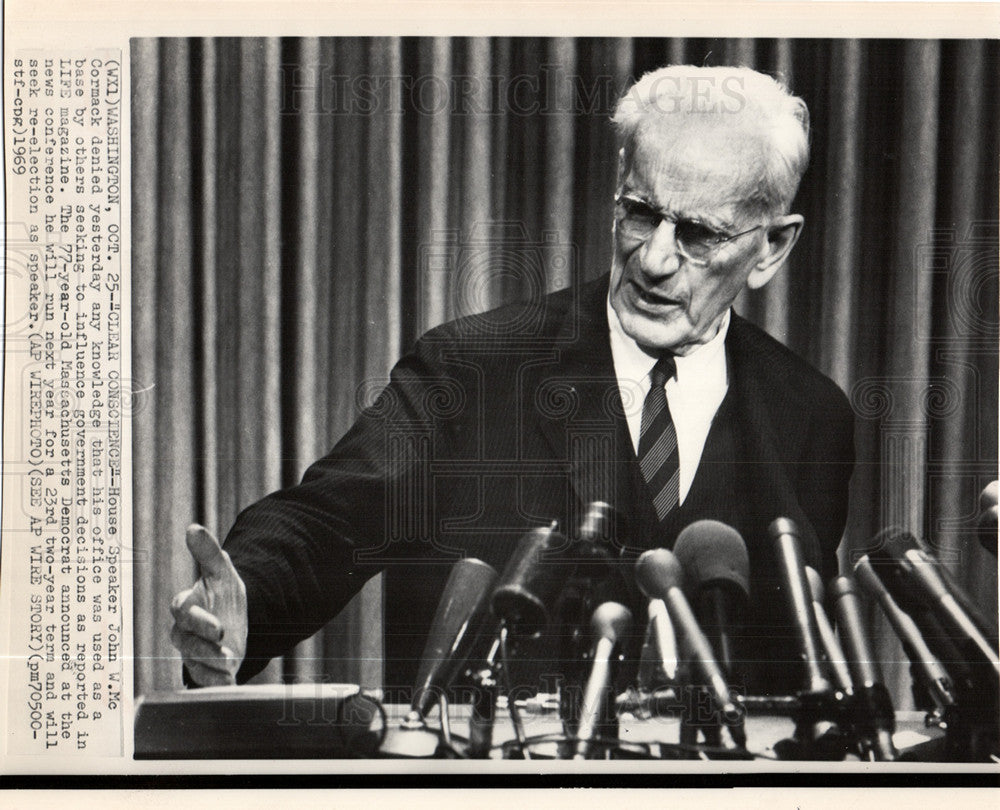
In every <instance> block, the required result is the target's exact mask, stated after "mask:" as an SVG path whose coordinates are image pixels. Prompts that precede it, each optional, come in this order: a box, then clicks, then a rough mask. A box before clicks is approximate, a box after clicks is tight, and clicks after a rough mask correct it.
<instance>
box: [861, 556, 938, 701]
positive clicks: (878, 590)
mask: <svg viewBox="0 0 1000 810" xmlns="http://www.w3.org/2000/svg"><path fill="white" fill-rule="evenodd" d="M854 576H855V578H856V579H857V581H858V582H859V583H860V585H861V587H862V588H864V589H865V590H866V591H868V593H869V595H871V596H873V597H875V598H876V599H877V600H878V603H879V606H880V607H881V608H882V612H883V613H884V614H885V617H886V619H888V621H889V624H890V625H891V626H892V629H893V630H894V631H895V633H896V636H897V637H898V638H899V640H900V642H901V643H902V645H903V651H904V652H905V653H906V655H907V657H908V658H909V659H910V661H911V662H912V664H913V666H914V668H915V669H916V671H917V675H918V677H919V678H920V680H921V681H922V682H923V684H924V686H925V687H926V688H927V691H928V692H929V693H930V696H931V699H932V700H933V701H934V703H935V704H936V705H937V707H938V709H939V710H940V711H942V712H944V711H945V710H947V709H949V708H950V707H952V706H954V705H955V692H954V685H953V684H952V680H951V676H950V675H949V674H948V671H947V670H946V669H945V668H944V667H943V666H942V665H941V662H940V661H939V660H938V658H937V656H935V655H934V653H933V652H931V649H930V647H928V646H927V642H926V641H925V640H924V636H923V634H922V633H921V632H920V628H919V627H917V625H916V623H915V622H914V621H913V619H911V618H910V616H909V614H907V613H906V612H905V611H904V610H903V609H902V608H901V607H900V606H899V605H898V604H897V602H896V600H895V599H893V598H892V594H890V593H889V591H888V590H887V589H886V587H885V585H883V584H882V580H881V579H880V578H879V575H878V574H877V573H876V572H875V569H874V568H872V564H871V561H870V560H869V559H868V555H867V554H865V555H862V556H861V557H860V558H859V559H858V561H857V562H856V563H855V564H854Z"/></svg>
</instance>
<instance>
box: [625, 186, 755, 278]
mask: <svg viewBox="0 0 1000 810" xmlns="http://www.w3.org/2000/svg"><path fill="white" fill-rule="evenodd" d="M623 200H628V201H629V202H634V203H638V204H639V205H644V206H645V207H646V208H648V209H649V210H650V211H652V212H653V213H654V214H656V215H657V216H658V217H659V218H660V219H659V222H657V223H656V225H654V226H653V229H652V230H651V231H650V232H649V233H648V234H647V235H646V236H644V237H641V239H640V241H643V242H645V241H646V240H647V239H649V237H650V236H652V235H653V234H654V233H656V229H657V228H659V227H660V224H661V223H662V222H663V221H664V220H666V221H667V222H669V223H670V224H672V225H673V226H674V247H675V248H676V250H677V252H678V253H680V254H681V256H683V257H684V258H685V259H687V260H688V261H689V262H691V263H692V264H694V265H696V266H698V267H705V266H706V265H708V264H709V262H710V261H711V260H712V255H711V254H714V252H715V251H716V250H717V249H718V248H719V247H720V246H721V245H724V244H726V243H728V242H732V241H733V240H734V239H739V238H740V237H741V236H746V235H747V234H748V233H753V232H754V231H759V230H760V229H761V228H764V227H766V226H765V224H764V223H761V224H760V225H754V226H753V227H752V228H748V229H747V230H745V231H740V232H739V233H734V234H733V235H732V236H727V235H725V232H724V231H718V230H716V229H715V228H713V227H711V226H710V225H706V224H705V223H704V222H701V221H700V220H697V219H692V218H691V217H677V216H674V215H673V214H669V213H667V212H666V211H664V210H663V209H661V208H657V207H656V206H655V205H653V204H652V203H650V201H649V200H644V199H642V198H641V197H636V196H634V195H631V194H628V193H626V192H624V191H619V192H617V193H616V194H615V206H620V205H621V204H622V201H623ZM624 218H625V217H620V218H619V217H617V216H616V217H615V220H616V221H618V220H619V219H624ZM681 222H688V223H691V224H694V225H699V226H701V227H702V228H705V229H706V230H709V231H712V232H713V233H715V234H716V238H715V241H714V242H713V243H712V244H711V245H710V246H709V248H708V250H709V253H710V255H708V256H706V257H703V258H699V257H697V256H692V255H691V254H690V253H689V252H688V250H687V249H686V248H685V247H684V245H683V244H682V243H681V242H680V240H679V239H678V238H677V225H678V223H681ZM636 238H640V237H636Z"/></svg>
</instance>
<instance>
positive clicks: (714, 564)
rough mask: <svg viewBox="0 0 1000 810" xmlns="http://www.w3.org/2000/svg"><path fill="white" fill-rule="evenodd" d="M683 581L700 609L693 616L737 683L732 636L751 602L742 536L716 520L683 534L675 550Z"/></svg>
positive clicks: (747, 560) (701, 523) (690, 528)
mask: <svg viewBox="0 0 1000 810" xmlns="http://www.w3.org/2000/svg"><path fill="white" fill-rule="evenodd" d="M674 554H675V555H676V556H677V559H678V561H679V562H680V564H681V567H682V568H683V569H684V577H685V581H686V582H687V583H688V585H689V592H690V593H691V594H693V599H694V601H695V604H696V605H697V609H696V610H695V615H697V616H698V618H699V622H700V626H701V629H702V631H703V632H704V633H705V635H706V636H707V637H708V638H709V640H710V641H711V642H712V647H713V649H714V650H715V653H716V656H717V660H718V662H719V664H720V665H721V666H722V669H723V671H724V672H725V673H726V675H727V676H729V677H733V676H734V673H733V661H734V660H736V658H735V656H734V655H733V644H732V639H731V637H730V634H731V633H732V632H733V629H734V628H735V627H736V626H737V617H738V616H742V615H746V611H747V606H748V600H749V598H750V557H749V555H748V554H747V546H746V543H744V542H743V538H742V537H740V533H739V532H738V531H736V529H734V528H732V527H731V526H727V525H726V524H725V523H720V522H719V521H717V520H699V521H696V522H695V523H692V524H691V525H690V526H688V527H687V528H685V529H684V530H683V531H682V532H681V533H680V535H678V537H677V542H676V543H675V544H674Z"/></svg>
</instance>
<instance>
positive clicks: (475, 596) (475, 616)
mask: <svg viewBox="0 0 1000 810" xmlns="http://www.w3.org/2000/svg"><path fill="white" fill-rule="evenodd" d="M496 579H497V572H496V570H495V569H494V568H493V566H491V565H488V564H487V563H484V562H483V561H482V560H477V559H474V558H471V557H470V558H466V559H464V560H459V561H458V562H456V563H455V565H453V566H452V569H451V573H450V574H449V575H448V581H447V582H446V583H445V586H444V592H443V593H442V594H441V599H440V601H439V602H438V606H437V612H436V613H435V614H434V620H433V621H432V622H431V630H430V634H429V635H428V637H427V643H426V644H425V646H424V652H423V655H422V656H421V659H420V669H419V671H418V673H417V685H416V689H415V691H414V693H413V702H412V703H411V704H410V711H409V714H408V715H407V717H406V720H405V721H404V725H414V726H417V727H419V726H421V725H423V718H424V717H425V716H426V715H427V712H428V711H430V708H431V705H432V704H433V703H434V700H435V699H436V698H437V696H438V695H440V694H441V693H442V692H443V691H444V690H445V689H447V688H448V687H449V686H450V685H451V682H452V681H453V680H454V679H455V676H456V675H457V674H458V671H459V669H461V667H462V665H463V664H464V663H465V660H466V659H467V658H468V657H469V652H470V651H471V648H472V645H473V643H474V642H475V638H476V632H475V631H476V630H478V629H479V628H478V626H477V624H478V620H479V619H481V618H482V617H483V614H484V613H485V608H486V599H487V595H488V594H489V592H490V590H491V589H492V587H493V584H494V582H496Z"/></svg>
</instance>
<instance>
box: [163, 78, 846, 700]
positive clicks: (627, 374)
mask: <svg viewBox="0 0 1000 810" xmlns="http://www.w3.org/2000/svg"><path fill="white" fill-rule="evenodd" d="M614 121H615V124H616V126H617V127H618V130H619V132H620V134H621V136H622V144H623V146H622V149H621V152H620V167H619V182H618V188H617V192H616V197H615V218H614V229H613V238H614V258H613V263H612V267H611V272H610V276H607V275H605V276H603V277H601V278H599V279H597V280H596V281H594V282H592V283H589V284H586V285H583V286H580V287H578V288H574V289H568V290H563V291H561V292H557V293H555V294H552V295H549V296H546V297H543V298H540V299H538V300H536V301H533V302H529V303H526V304H517V305H513V306H508V307H505V308H501V309H499V310H495V311H493V312H490V313H486V314H483V315H478V316H473V317H470V318H465V319H462V320H459V321H456V322H453V323H450V324H446V325H444V326H442V327H439V328H437V329H434V330H432V331H431V332H429V333H428V334H427V335H425V336H424V337H423V338H421V339H420V340H419V341H418V343H417V345H416V346H415V347H414V349H413V350H412V351H411V352H410V353H409V354H407V355H405V356H404V357H403V358H402V359H401V360H400V361H399V363H398V364H397V365H396V367H395V368H394V369H393V372H392V375H391V379H390V382H389V385H388V386H387V387H386V389H385V390H384V391H383V392H382V394H381V395H380V397H379V398H378V400H377V401H376V403H375V404H374V405H373V406H372V407H370V408H368V409H367V410H366V411H365V412H364V413H363V414H362V415H361V417H360V418H359V420H358V422H357V423H356V424H355V425H354V427H353V428H352V429H351V430H350V431H349V432H348V433H347V434H346V435H345V436H344V437H343V439H342V440H341V441H340V442H339V443H338V444H337V446H336V447H334V449H333V450H332V451H331V452H330V454H329V455H327V456H326V457H325V458H323V459H321V460H319V461H317V462H316V463H315V464H314V465H313V466H312V467H310V469H309V470H308V471H307V472H306V474H305V476H304V478H303V480H302V482H301V484H299V485H298V486H296V487H293V488H291V489H288V490H285V491H281V492H278V493H275V494H273V495H270V496H269V497H267V498H265V499H264V500H263V501H261V502H259V503H257V504H255V505H253V506H251V507H250V508H249V509H247V510H246V511H244V512H243V514H241V515H240V517H239V519H238V520H237V522H236V524H235V525H234V527H233V529H232V531H231V532H230V534H229V536H228V537H227V539H226V542H225V551H222V550H221V549H220V548H219V546H218V544H217V543H216V542H215V540H214V539H213V538H212V537H211V536H210V535H208V534H207V533H206V532H205V531H204V530H202V529H199V528H192V529H191V530H190V531H189V533H188V538H187V540H188V545H189V547H190V549H191V551H192V553H193V554H194V556H195V558H196V559H197V561H198V562H199V564H200V567H201V572H202V577H201V578H200V579H199V580H198V582H197V583H196V584H195V586H194V587H193V588H192V589H190V590H188V591H185V592H183V593H181V594H178V596H177V598H176V599H175V601H174V605H173V611H174V615H175V618H176V626H175V628H174V631H173V640H174V643H175V645H176V646H177V647H178V648H179V649H180V650H181V652H182V654H183V658H184V663H185V665H186V666H187V668H188V671H189V673H190V675H191V677H192V678H193V679H194V680H195V681H196V682H198V683H201V684H217V683H227V682H232V681H233V680H234V678H235V680H237V681H240V682H241V681H243V680H245V679H246V678H248V677H250V676H252V675H253V674H254V673H255V672H257V671H259V670H260V669H261V668H262V667H263V666H264V665H265V664H266V663H267V661H268V660H269V659H270V658H272V657H274V656H276V655H280V654H282V653H284V652H286V651H288V650H289V649H290V648H291V647H292V646H293V645H294V644H295V643H296V642H297V641H299V640H300V639H302V638H305V637H307V636H308V635H310V634H312V633H313V632H315V631H316V630H317V629H319V628H320V627H322V626H323V624H325V623H326V622H327V621H328V620H329V619H330V618H331V617H333V616H334V615H335V614H336V613H337V612H338V611H339V610H340V609H341V608H342V607H343V606H344V604H345V603H346V602H347V601H348V600H349V599H350V598H351V597H352V596H353V595H354V594H355V593H357V591H358V590H359V589H360V587H361V586H362V584H363V583H364V581H365V580H366V579H368V578H369V577H370V576H372V575H373V574H375V573H376V572H379V571H384V572H385V574H386V586H385V587H386V594H387V595H386V605H385V612H386V628H387V633H386V672H387V681H388V683H389V684H390V685H396V686H399V685H406V684H410V683H412V682H413V676H414V673H415V670H416V666H417V659H418V658H419V655H420V650H421V647H422V645H423V642H424V638H425V636H426V632H427V628H428V625H429V623H430V619H431V616H432V615H433V611H434V607H435V604H436V602H437V599H438V597H439V595H440V593H441V586H442V583H443V581H444V579H445V577H446V576H447V573H448V570H449V568H450V565H451V564H452V563H453V562H454V560H455V559H457V558H458V557H460V556H463V555H467V556H475V557H479V558H481V559H484V560H486V561H487V562H490V563H492V564H494V565H495V566H498V567H499V566H502V565H503V564H504V562H505V561H506V560H507V558H508V557H509V556H510V554H511V552H512V550H513V548H514V546H515V544H516V542H517V540H518V539H519V537H520V536H521V535H522V534H523V532H524V531H525V530H526V529H529V528H532V527H534V526H538V525H542V524H547V523H548V522H549V521H551V520H552V519H557V520H559V521H560V523H561V525H562V526H564V527H572V526H573V525H574V521H575V520H576V519H578V516H579V514H580V511H581V508H582V505H583V504H586V503H588V502H589V501H592V500H604V501H608V502H610V503H611V504H613V505H614V507H615V508H616V510H617V511H618V513H619V514H620V515H621V516H622V523H621V526H620V527H619V531H618V534H617V538H616V542H618V544H619V546H620V550H621V556H622V559H623V561H624V563H623V570H629V569H628V564H630V562H631V560H633V559H634V558H635V557H636V556H637V555H638V554H639V553H641V552H642V551H643V550H644V549H647V548H651V547H657V546H663V547H668V548H669V547H671V546H672V544H673V543H674V541H675V539H676V537H677V535H678V533H679V532H680V531H681V529H683V528H684V527H685V526H687V525H689V524H690V523H691V522H693V521H695V520H698V519H702V518H713V519H716V520H720V521H723V522H725V523H727V524H729V525H731V526H733V527H735V528H736V529H737V530H738V531H739V532H740V533H741V535H742V536H743V538H744V539H745V541H746V543H747V547H748V551H749V556H750V564H751V580H750V581H751V589H752V595H751V603H750V610H749V614H748V628H749V629H748V632H747V633H746V636H747V638H746V640H745V644H744V646H743V648H742V649H740V650H738V651H737V652H738V654H739V655H740V656H741V657H742V659H743V660H745V661H751V662H753V663H754V665H753V667H752V670H753V673H752V675H751V680H750V681H749V688H751V689H754V690H755V691H772V690H773V691H777V690H782V689H792V688H794V687H795V683H794V680H795V677H796V675H795V673H794V672H793V670H794V667H793V666H792V664H791V662H790V661H789V658H790V657H791V656H793V655H794V654H793V653H790V652H789V648H790V646H793V645H789V644H788V643H787V638H788V634H789V631H788V630H787V625H788V623H789V622H788V620H787V619H786V618H785V617H784V616H783V607H782V599H781V598H780V595H779V594H778V593H777V588H778V587H779V583H778V581H777V577H776V569H777V567H778V566H777V562H776V560H775V559H774V557H773V553H772V551H771V547H770V543H769V542H768V538H767V534H766V527H767V526H768V524H769V523H770V522H771V521H772V520H773V519H774V518H776V517H779V516H784V517H788V518H791V519H793V520H795V521H796V522H797V523H798V524H799V526H800V528H801V531H802V541H803V547H804V553H805V556H806V559H807V561H808V562H809V563H810V564H811V565H813V566H814V567H816V568H817V569H818V570H820V571H821V572H822V573H824V575H826V576H830V575H832V574H834V573H835V572H836V558H835V550H836V547H837V545H838V543H839V541H840V537H841V533H842V531H843V528H844V524H845V520H846V512H847V486H848V481H849V478H850V475H851V469H852V464H853V457H854V451H853V417H852V413H851V410H850V408H849V406H848V403H847V401H846V399H845V397H844V395H843V394H842V393H841V392H840V390H839V389H838V388H837V387H836V386H835V385H834V384H833V383H832V382H831V381H830V380H828V379H826V378H825V377H824V376H822V375H821V374H820V373H819V372H817V371H816V370H814V369H813V368H811V367H810V366H809V365H807V364H806V363H805V362H804V361H803V360H801V359H800V358H798V357H797V356H795V355H794V354H792V353H791V352H790V351H788V350H787V349H785V348H784V347H783V346H781V345H780V344H779V343H777V342H776V341H774V340H773V339H771V338H770V337H768V336H767V335H765V334H764V333H762V332H761V331H760V330H758V329H757V328H755V327H754V326H752V325H750V324H749V323H747V322H746V321H744V320H743V319H741V318H740V317H738V316H737V315H736V314H734V313H733V312H732V311H731V305H732V304H733V301H734V300H735V298H736V297H737V295H738V294H739V293H740V291H741V290H743V289H744V288H750V289H758V288H760V287H762V286H763V285H765V284H766V283H767V282H768V281H769V280H770V279H771V278H772V276H773V275H774V274H775V273H776V272H777V271H778V269H779V268H780V267H781V265H782V264H783V263H784V261H785V259H786V258H787V256H788V254H789V252H790V251H791V250H792V247H793V246H794V245H795V242H796V240H797V238H798V236H799V233H800V232H801V229H802V226H803V219H802V217H801V216H799V215H797V214H791V213H789V210H790V205H791V202H792V199H793V197H794V196H795V192H796V189H797V187H798V183H799V180H800V178H801V176H802V173H803V172H804V170H805V167H806V163H807V159H808V112H807V110H806V107H805V105H804V103H803V102H802V101H801V99H798V98H795V97H793V96H791V95H790V94H788V92H787V91H786V90H785V89H784V88H783V87H782V86H781V85H780V84H778V83H777V82H775V81H774V80H773V79H771V78H770V77H767V76H765V75H762V74H759V73H756V72H753V71H751V70H748V69H732V68H696V67H689V66H673V67H668V68H664V69H662V70H659V71H656V72H653V73H650V74H647V75H646V76H644V77H643V78H642V79H641V80H640V81H639V82H638V83H637V84H635V85H634V86H633V87H632V88H631V90H630V91H629V92H628V93H627V95H626V96H625V97H624V98H623V99H622V100H621V102H620V103H619V105H618V108H617V111H616V113H615V117H614ZM554 666H555V665H554Z"/></svg>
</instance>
